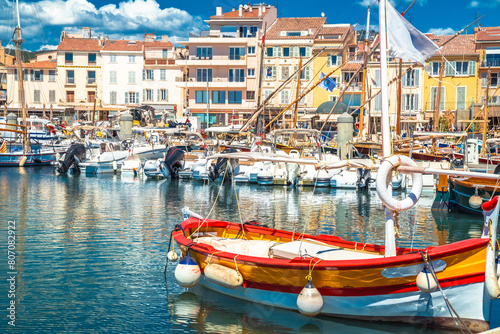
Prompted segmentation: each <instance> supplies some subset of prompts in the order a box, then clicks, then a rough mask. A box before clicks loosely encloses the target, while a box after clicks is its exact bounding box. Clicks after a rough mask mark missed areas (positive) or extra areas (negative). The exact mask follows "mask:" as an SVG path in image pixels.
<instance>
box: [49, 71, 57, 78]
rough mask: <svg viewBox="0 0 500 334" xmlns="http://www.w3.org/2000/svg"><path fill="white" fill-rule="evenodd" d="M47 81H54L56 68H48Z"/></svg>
mask: <svg viewBox="0 0 500 334" xmlns="http://www.w3.org/2000/svg"><path fill="white" fill-rule="evenodd" d="M49 81H56V70H49Z"/></svg>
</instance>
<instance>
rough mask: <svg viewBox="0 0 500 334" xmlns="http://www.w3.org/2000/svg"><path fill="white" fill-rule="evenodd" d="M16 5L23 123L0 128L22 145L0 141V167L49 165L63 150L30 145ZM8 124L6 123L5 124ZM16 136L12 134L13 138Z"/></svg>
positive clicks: (15, 37)
mask: <svg viewBox="0 0 500 334" xmlns="http://www.w3.org/2000/svg"><path fill="white" fill-rule="evenodd" d="M16 6H17V26H16V28H15V30H14V38H13V40H14V43H15V45H16V64H17V73H18V78H19V79H18V80H19V81H18V89H19V96H20V100H21V105H22V116H23V125H15V127H20V128H21V129H22V130H17V129H2V132H10V133H15V134H16V135H19V136H20V138H21V139H22V145H16V143H15V142H9V143H7V140H6V139H3V142H2V143H0V145H2V147H3V149H1V150H0V167H22V166H44V165H50V164H51V163H52V162H54V161H56V160H57V159H56V158H57V157H58V156H59V155H60V154H62V153H64V151H56V149H55V148H52V149H47V148H43V147H42V146H41V145H40V144H35V145H31V144H30V139H29V134H28V128H27V126H26V125H27V123H26V114H27V111H26V101H25V95H24V84H23V80H24V78H23V76H24V75H23V69H22V61H21V44H22V42H23V39H22V34H21V21H20V18H19V2H18V1H17V0H16ZM6 125H8V124H6ZM15 137H16V136H14V138H15Z"/></svg>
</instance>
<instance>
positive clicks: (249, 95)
mask: <svg viewBox="0 0 500 334" xmlns="http://www.w3.org/2000/svg"><path fill="white" fill-rule="evenodd" d="M247 100H250V101H253V100H255V91H254V90H247Z"/></svg>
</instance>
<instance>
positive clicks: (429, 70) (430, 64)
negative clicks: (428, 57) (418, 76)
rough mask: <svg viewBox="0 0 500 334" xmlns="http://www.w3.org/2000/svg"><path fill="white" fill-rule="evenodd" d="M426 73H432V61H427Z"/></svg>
mask: <svg viewBox="0 0 500 334" xmlns="http://www.w3.org/2000/svg"><path fill="white" fill-rule="evenodd" d="M427 73H429V74H432V61H430V62H429V69H428V71H427Z"/></svg>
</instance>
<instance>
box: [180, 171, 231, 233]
mask: <svg viewBox="0 0 500 334" xmlns="http://www.w3.org/2000/svg"><path fill="white" fill-rule="evenodd" d="M227 168H228V166H227V165H226V171H225V172H224V176H223V177H222V182H221V184H220V187H219V192H218V193H217V196H216V197H215V201H214V204H213V205H212V208H211V209H210V211H209V212H208V215H207V216H206V217H205V218H203V221H202V222H201V224H199V223H198V228H197V229H196V230H194V232H193V233H191V234H190V235H189V236H188V237H187V238H188V239H191V237H192V236H193V234H195V233H196V232H198V231H199V230H200V228H201V227H202V226H203V224H205V223H206V221H207V219H208V217H210V214H211V213H212V211H213V210H214V208H215V204H217V200H218V198H219V195H220V192H221V190H222V185H223V184H224V179H225V178H226V174H227V173H226V172H227Z"/></svg>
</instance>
